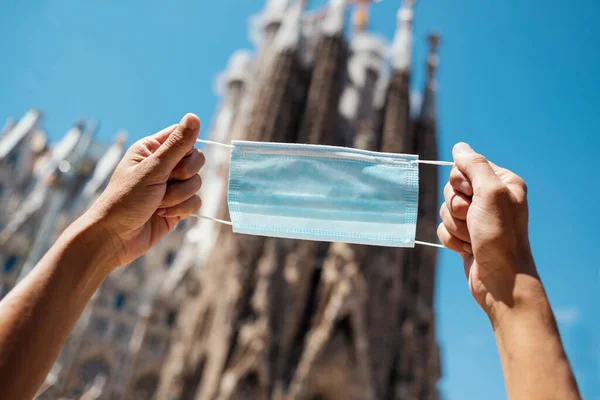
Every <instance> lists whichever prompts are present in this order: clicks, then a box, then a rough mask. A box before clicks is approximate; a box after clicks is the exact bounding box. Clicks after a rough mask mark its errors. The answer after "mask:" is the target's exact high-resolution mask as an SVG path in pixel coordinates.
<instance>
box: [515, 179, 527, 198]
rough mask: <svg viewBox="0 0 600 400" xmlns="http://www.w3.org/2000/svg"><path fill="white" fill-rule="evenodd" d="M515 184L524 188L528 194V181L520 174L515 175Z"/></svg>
mask: <svg viewBox="0 0 600 400" xmlns="http://www.w3.org/2000/svg"><path fill="white" fill-rule="evenodd" d="M515 184H516V185H517V186H519V187H520V188H521V190H523V193H525V194H527V193H528V191H529V188H528V187H527V183H526V182H525V180H524V179H523V178H521V177H520V176H518V175H515Z"/></svg>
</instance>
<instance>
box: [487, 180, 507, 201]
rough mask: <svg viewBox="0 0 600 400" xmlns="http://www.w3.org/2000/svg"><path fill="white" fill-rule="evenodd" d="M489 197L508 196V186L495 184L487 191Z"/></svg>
mask: <svg viewBox="0 0 600 400" xmlns="http://www.w3.org/2000/svg"><path fill="white" fill-rule="evenodd" d="M485 193H486V195H487V197H488V198H490V199H492V200H498V199H501V198H503V197H505V196H506V186H504V185H497V184H494V185H492V186H490V187H489V188H487V190H486V191H485Z"/></svg>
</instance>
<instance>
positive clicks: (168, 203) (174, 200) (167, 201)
mask: <svg viewBox="0 0 600 400" xmlns="http://www.w3.org/2000/svg"><path fill="white" fill-rule="evenodd" d="M201 187H202V179H201V178H200V175H198V174H196V175H194V176H192V177H191V178H190V179H187V180H185V181H175V182H169V183H168V184H167V191H166V192H165V196H164V197H163V201H162V203H161V205H160V206H161V207H162V208H166V207H173V206H176V205H177V204H179V203H183V202H184V201H186V200H187V199H189V198H190V197H192V196H193V195H195V194H196V193H198V190H200V188H201Z"/></svg>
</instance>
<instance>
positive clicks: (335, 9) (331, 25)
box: [323, 0, 346, 36]
mask: <svg viewBox="0 0 600 400" xmlns="http://www.w3.org/2000/svg"><path fill="white" fill-rule="evenodd" d="M345 9H346V1H345V0H329V8H328V9H327V13H326V14H325V19H324V20H323V33H325V34H326V35H328V36H335V35H341V34H342V31H343V30H344V12H345Z"/></svg>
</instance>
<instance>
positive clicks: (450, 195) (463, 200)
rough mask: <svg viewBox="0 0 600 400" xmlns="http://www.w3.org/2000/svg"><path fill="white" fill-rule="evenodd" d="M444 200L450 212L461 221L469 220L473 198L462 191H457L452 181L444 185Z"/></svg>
mask: <svg viewBox="0 0 600 400" xmlns="http://www.w3.org/2000/svg"><path fill="white" fill-rule="evenodd" d="M444 201H445V204H446V206H447V207H448V210H449V211H450V214H451V215H452V216H453V217H454V218H456V219H460V220H461V221H466V220H467V213H468V212H469V207H470V206H471V199H470V198H469V197H467V196H465V195H464V194H462V193H457V192H456V191H455V190H454V189H453V188H452V186H451V185H450V183H446V186H444Z"/></svg>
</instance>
